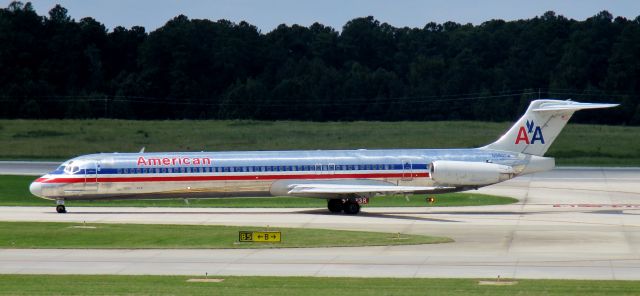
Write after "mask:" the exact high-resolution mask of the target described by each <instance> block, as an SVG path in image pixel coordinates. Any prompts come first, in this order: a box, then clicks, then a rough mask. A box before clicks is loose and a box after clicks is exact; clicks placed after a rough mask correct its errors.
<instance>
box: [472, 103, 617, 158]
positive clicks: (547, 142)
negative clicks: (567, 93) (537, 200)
mask: <svg viewBox="0 0 640 296" xmlns="http://www.w3.org/2000/svg"><path fill="white" fill-rule="evenodd" d="M615 106H618V104H601V103H578V102H574V101H570V100H568V101H562V100H535V101H532V102H531V104H530V105H529V108H527V112H525V113H524V115H523V116H522V117H520V119H519V120H518V121H517V122H516V123H515V124H514V125H513V126H512V127H511V128H510V129H509V131H507V133H505V134H504V135H502V137H500V138H499V139H498V140H497V141H495V142H493V143H491V144H489V145H487V146H484V147H482V148H481V149H492V150H502V151H511V152H519V153H524V154H529V155H537V156H543V155H544V154H545V153H546V152H547V150H549V147H550V146H551V144H553V141H555V139H556V137H558V134H560V132H561V131H562V128H564V126H565V125H566V124H567V121H569V118H571V115H573V113H574V112H576V111H578V110H583V109H598V108H610V107H615Z"/></svg>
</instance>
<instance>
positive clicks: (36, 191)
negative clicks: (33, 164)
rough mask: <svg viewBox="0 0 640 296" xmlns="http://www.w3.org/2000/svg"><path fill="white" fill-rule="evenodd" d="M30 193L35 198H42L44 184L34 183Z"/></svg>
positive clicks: (30, 186)
mask: <svg viewBox="0 0 640 296" xmlns="http://www.w3.org/2000/svg"><path fill="white" fill-rule="evenodd" d="M29 191H31V194H33V195H35V196H42V183H40V182H32V183H31V185H29Z"/></svg>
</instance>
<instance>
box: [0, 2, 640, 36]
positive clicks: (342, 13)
mask: <svg viewBox="0 0 640 296" xmlns="http://www.w3.org/2000/svg"><path fill="white" fill-rule="evenodd" d="M0 1H2V2H4V7H7V6H8V4H9V3H10V2H11V1H7V0H0ZM23 2H26V1H25V0H23ZM31 2H32V4H33V6H34V8H35V9H36V11H37V12H38V14H40V15H47V14H48V11H49V10H50V9H51V8H52V7H54V6H55V5H56V4H60V5H62V6H63V7H65V8H66V9H67V10H68V13H69V15H70V16H71V17H72V18H74V19H76V20H80V19H81V18H83V17H87V16H90V17H93V18H94V19H96V20H98V21H99V22H101V23H103V24H104V25H105V26H106V27H107V28H108V29H113V28H114V27H116V26H124V27H127V28H130V27H132V26H143V27H145V28H146V29H147V31H153V30H155V29H157V28H158V27H161V26H162V25H164V24H165V23H166V22H167V21H168V20H170V19H171V18H173V17H175V16H177V15H179V14H184V15H186V16H188V17H189V18H191V19H196V18H197V19H203V18H204V19H210V20H214V21H215V20H219V19H227V20H230V21H233V22H236V23H237V22H240V21H243V20H244V21H247V22H248V23H250V24H253V25H255V26H257V27H258V29H260V30H261V31H262V32H263V33H267V32H269V31H271V30H273V29H274V28H276V27H277V26H278V25H279V24H282V23H285V24H287V25H293V24H299V25H303V26H309V25H311V24H313V23H314V22H319V23H321V24H324V25H327V26H331V27H333V28H335V29H336V30H340V29H341V28H342V26H343V25H344V24H345V23H346V22H347V21H349V20H351V19H354V18H356V17H363V16H369V15H372V16H374V17H375V18H376V19H377V20H379V21H380V22H387V23H389V24H391V25H393V26H395V27H405V26H408V27H419V28H422V27H423V26H424V25H425V24H427V23H429V22H437V23H444V22H446V21H455V22H458V23H473V24H476V25H477V24H481V23H482V22H484V21H487V20H491V19H503V20H517V19H528V18H533V17H535V16H539V15H542V14H543V13H544V12H545V11H549V10H553V11H555V12H556V14H561V15H564V16H565V17H567V18H573V19H576V20H584V19H585V18H588V17H590V16H593V15H595V14H596V13H598V12H599V11H602V10H608V11H609V12H610V13H611V14H613V15H614V16H622V17H626V18H628V19H635V18H636V17H637V16H639V15H640V1H638V0H619V1H613V0H608V1H596V0H564V1H563V0H531V1H524V0H467V1H463V0H445V1H442V0H441V1H432V0H423V1H418V0H396V1H391V0H388V1H382V0H311V1H307V0H262V1H258V0H53V1H52V0H32V1H31Z"/></svg>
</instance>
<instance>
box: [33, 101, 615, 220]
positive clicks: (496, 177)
mask: <svg viewBox="0 0 640 296" xmlns="http://www.w3.org/2000/svg"><path fill="white" fill-rule="evenodd" d="M614 106H617V104H600V103H578V102H574V101H562V100H535V101H532V102H531V103H530V105H529V108H528V109H527V111H526V113H525V114H524V115H523V116H522V117H521V118H520V119H519V120H518V121H517V122H516V123H515V125H513V126H512V127H511V128H510V129H509V130H508V131H507V132H506V133H505V134H504V135H503V136H501V137H500V138H499V139H498V140H497V141H495V142H493V143H491V144H489V145H486V146H484V147H480V148H470V149H384V150H366V149H358V150H324V151H323V150H313V151H311V150H309V151H242V152H176V153H143V152H142V151H141V152H140V153H102V154H90V155H83V156H79V157H76V158H73V159H70V160H68V161H65V162H64V163H62V165H60V166H59V167H58V168H57V169H56V170H55V171H53V172H50V173H48V174H46V175H44V176H42V177H40V178H38V179H36V180H35V181H34V182H33V183H31V185H30V187H29V189H30V191H31V193H33V194H34V195H36V196H39V197H42V198H45V199H51V200H55V201H56V204H57V207H56V210H57V212H58V213H65V212H66V209H65V206H64V201H65V200H100V199H156V198H212V197H235V196H238V197H239V196H269V195H272V196H297V197H311V198H322V199H326V200H327V205H328V208H329V210H330V211H331V212H344V213H346V214H357V213H358V212H359V211H360V203H359V201H363V200H368V198H370V197H373V196H375V195H378V194H403V195H404V194H419V193H429V194H437V193H445V192H455V191H463V190H470V189H477V188H479V187H482V186H487V185H491V184H496V183H499V182H502V181H506V180H509V179H512V178H514V177H516V176H520V175H524V174H530V173H535V172H541V171H547V170H551V169H552V168H553V167H554V166H555V161H554V159H553V158H549V157H544V154H545V152H546V151H547V150H548V149H549V146H551V144H552V143H553V141H554V140H555V139H556V137H557V136H558V134H559V133H560V131H561V130H562V128H563V127H564V126H565V125H566V123H567V121H568V120H569V118H570V117H571V115H573V113H574V112H575V111H577V110H582V109H595V108H608V107H614ZM451 136H452V137H455V136H456V135H451Z"/></svg>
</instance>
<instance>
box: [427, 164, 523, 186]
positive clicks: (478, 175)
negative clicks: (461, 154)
mask: <svg viewBox="0 0 640 296" xmlns="http://www.w3.org/2000/svg"><path fill="white" fill-rule="evenodd" d="M430 176H431V179H432V180H433V181H435V182H436V183H437V184H439V185H453V186H463V185H489V184H494V183H498V182H502V181H506V180H509V179H511V178H513V177H514V176H515V172H514V170H513V168H512V167H510V166H506V165H501V164H495V163H487V162H466V161H449V160H437V161H434V162H432V163H431V165H430Z"/></svg>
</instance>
